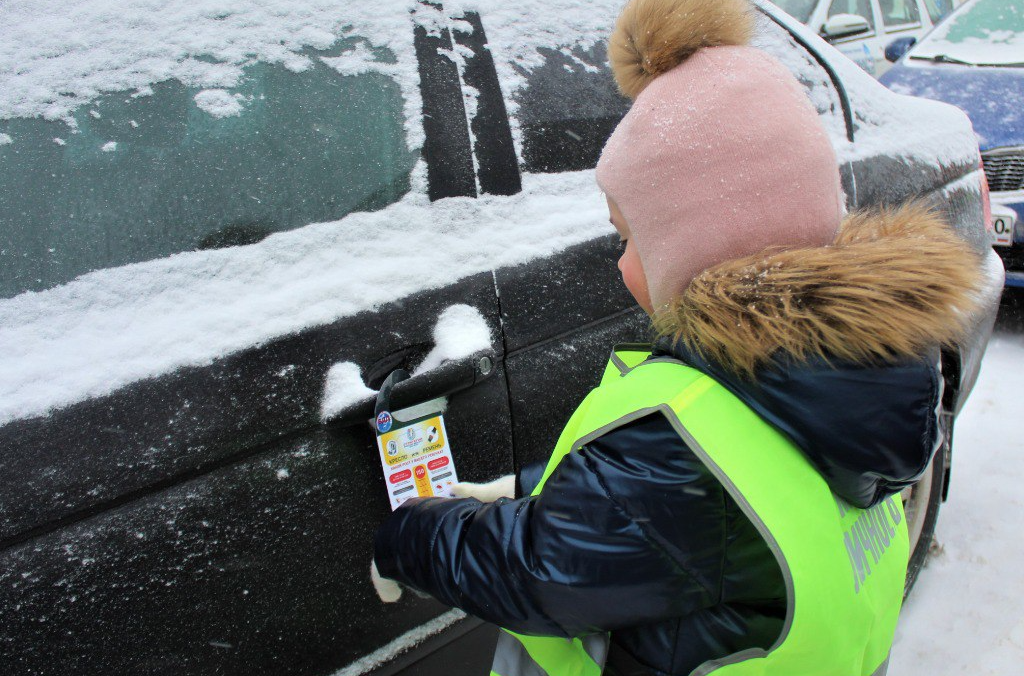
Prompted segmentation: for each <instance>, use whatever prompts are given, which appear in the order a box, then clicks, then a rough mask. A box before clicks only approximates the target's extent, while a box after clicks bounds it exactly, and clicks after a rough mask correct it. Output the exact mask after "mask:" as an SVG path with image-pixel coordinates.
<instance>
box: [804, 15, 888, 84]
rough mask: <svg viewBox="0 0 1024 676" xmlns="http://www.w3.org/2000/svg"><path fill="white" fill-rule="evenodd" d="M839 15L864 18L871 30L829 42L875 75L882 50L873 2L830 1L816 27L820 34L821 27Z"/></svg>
mask: <svg viewBox="0 0 1024 676" xmlns="http://www.w3.org/2000/svg"><path fill="white" fill-rule="evenodd" d="M838 14H853V15H855V16H859V17H862V18H864V19H865V20H866V21H867V22H868V25H869V26H870V30H869V31H868V32H867V33H861V34H859V35H853V36H850V37H848V38H839V39H835V40H829V42H830V44H832V45H833V46H834V47H835V48H836V49H838V50H839V51H840V52H842V53H843V54H844V55H846V56H847V57H848V58H849V59H850V60H851V61H853V62H854V63H856V64H857V65H858V66H860V67H861V68H863V69H864V70H866V71H867V72H869V73H873V72H874V71H875V68H876V66H877V62H878V59H879V58H881V55H882V50H881V48H879V46H878V42H879V29H878V19H877V17H876V13H875V10H874V6H873V0H829V1H828V2H827V3H826V5H825V6H824V13H823V14H822V15H820V18H819V20H818V21H817V22H815V25H816V26H817V28H816V30H817V32H818V33H821V26H823V25H824V23H825V22H826V21H827V20H828V19H830V18H832V17H833V16H836V15H838Z"/></svg>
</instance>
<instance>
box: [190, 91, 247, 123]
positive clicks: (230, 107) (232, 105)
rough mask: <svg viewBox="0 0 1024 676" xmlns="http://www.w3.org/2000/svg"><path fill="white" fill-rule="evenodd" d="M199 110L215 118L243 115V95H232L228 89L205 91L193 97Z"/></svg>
mask: <svg viewBox="0 0 1024 676" xmlns="http://www.w3.org/2000/svg"><path fill="white" fill-rule="evenodd" d="M193 100H194V101H195V102H196V105H197V106H198V107H199V110H202V111H203V112H205V113H209V114H210V115H213V116H214V117H231V116H233V115H241V114H242V95H241V94H232V93H231V92H229V91H228V90H226V89H204V90H203V91H201V92H199V93H198V94H196V95H195V96H194V97H193Z"/></svg>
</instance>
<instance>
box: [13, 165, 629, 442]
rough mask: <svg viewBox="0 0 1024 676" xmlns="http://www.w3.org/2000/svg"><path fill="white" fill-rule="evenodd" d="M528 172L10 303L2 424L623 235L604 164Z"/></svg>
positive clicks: (118, 271) (91, 277)
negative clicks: (602, 185)
mask: <svg viewBox="0 0 1024 676" xmlns="http://www.w3.org/2000/svg"><path fill="white" fill-rule="evenodd" d="M523 182H524V190H523V192H522V193H520V194H518V195H515V196H512V197H495V196H483V197H481V198H479V199H472V198H452V199H446V200H441V201H438V202H435V203H430V202H429V201H428V200H427V198H426V197H425V196H424V195H422V194H416V193H409V194H408V195H406V196H405V198H403V199H402V200H401V201H400V202H398V203H396V204H393V205H391V206H390V207H388V208H386V209H383V210H381V211H377V212H372V213H355V214H351V215H349V216H347V217H346V218H344V219H342V220H340V221H335V222H331V223H319V224H313V225H309V226H306V227H304V228H301V229H298V230H293V231H289V232H283V233H277V234H274V235H272V236H270V237H268V238H267V239H265V240H263V241H262V242H260V243H258V244H253V245H250V246H246V247H234V248H232V249H219V250H211V251H195V252H187V253H182V254H178V255H175V256H170V257H168V258H164V259H160V260H156V261H150V262H146V263H138V264H135V265H128V266H124V267H120V268H110V269H106V270H99V271H96V272H93V273H89V274H87V275H83V276H81V277H79V278H78V279H76V280H74V281H72V282H69V283H68V284H65V285H63V286H60V287H56V288H53V289H48V290H46V291H41V292H27V293H23V294H21V295H19V296H15V297H14V298H9V299H3V300H0V372H2V373H4V378H2V379H0V425H2V424H5V423H7V422H9V421H11V420H14V419H18V418H24V417H30V416H37V415H43V414H45V413H46V412H47V411H50V410H52V409H54V408H56V407H60V406H66V405H69V404H72V403H74V402H77V401H81V400H83V399H86V398H90V397H96V396H101V395H103V394H107V393H109V392H113V391H114V390H116V389H117V388H119V387H122V386H124V385H127V384H129V383H132V382H135V381H137V380H141V379H144V378H148V377H153V376H157V375H160V374H163V373H168V372H170V371H173V370H174V369H176V368H179V367H183V366H199V365H204V364H209V363H211V362H212V361H213V360H214V359H216V358H218V357H220V356H223V355H226V354H230V353H232V352H235V351H238V350H241V349H244V348H247V347H250V346H252V345H258V344H260V343H262V342H265V341H268V340H272V339H274V338H277V337H280V336H282V335H288V334H290V333H294V332H297V331H301V330H303V329H305V328H308V327H313V326H319V325H323V324H327V323H330V322H333V321H336V320H338V319H340V318H342V317H347V316H351V315H354V314H356V313H358V312H362V311H366V310H372V309H374V308H376V307H379V306H380V305H382V304H384V303H388V302H392V301H394V300H395V299H397V298H402V297H404V296H407V295H409V294H411V293H414V292H417V291H421V290H425V289H434V288H441V287H444V286H446V285H448V284H451V283H453V282H455V281H457V280H459V279H462V278H464V277H467V276H469V275H472V274H477V273H481V272H488V271H491V270H494V269H497V268H500V267H504V266H511V265H517V264H521V263H524V262H526V261H529V260H531V259H534V258H537V257H541V256H548V255H551V254H554V253H555V252H557V251H560V250H562V249H564V248H566V247H568V246H572V245H573V244H577V243H580V242H584V241H587V240H590V239H593V238H594V237H599V236H602V235H606V234H609V233H611V232H612V228H611V226H610V225H609V224H608V220H607V212H606V209H605V207H604V202H603V200H602V198H601V195H600V193H599V191H598V189H597V186H596V183H595V181H594V174H593V171H583V172H575V173H566V174H545V175H529V174H528V175H525V176H524V177H523ZM385 244H386V245H385ZM424 247H428V248H429V250H430V252H431V256H432V257H431V264H430V265H429V266H424V265H423V264H422V263H423V258H422V255H423V253H422V252H423V250H424ZM473 335H476V337H477V338H479V333H475V334H473ZM453 349H454V348H453Z"/></svg>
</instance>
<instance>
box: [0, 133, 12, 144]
mask: <svg viewBox="0 0 1024 676" xmlns="http://www.w3.org/2000/svg"><path fill="white" fill-rule="evenodd" d="M11 143H14V139H12V138H11V137H10V135H8V134H0V146H5V145H9V144H11Z"/></svg>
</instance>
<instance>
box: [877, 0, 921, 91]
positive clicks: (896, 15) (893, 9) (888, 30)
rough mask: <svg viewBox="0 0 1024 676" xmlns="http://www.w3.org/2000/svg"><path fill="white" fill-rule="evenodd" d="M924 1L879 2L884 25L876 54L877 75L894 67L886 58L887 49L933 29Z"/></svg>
mask: <svg viewBox="0 0 1024 676" xmlns="http://www.w3.org/2000/svg"><path fill="white" fill-rule="evenodd" d="M924 4H925V3H923V2H922V0H878V16H879V19H880V20H881V23H882V27H883V28H882V33H881V34H880V35H879V39H878V44H877V45H876V47H877V50H878V51H877V53H876V59H877V62H876V63H877V67H876V72H875V75H876V76H878V75H881V74H882V73H884V72H885V71H887V70H889V68H891V67H892V64H891V63H889V61H887V60H886V59H885V58H884V57H885V48H886V46H888V44H889V43H890V42H892V41H893V40H895V39H897V38H901V37H913V38H918V39H920V37H921V36H922V35H924V34H925V33H927V32H928V31H929V30H930V29H931V20H930V19H929V12H928V8H927V7H925V6H924Z"/></svg>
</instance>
